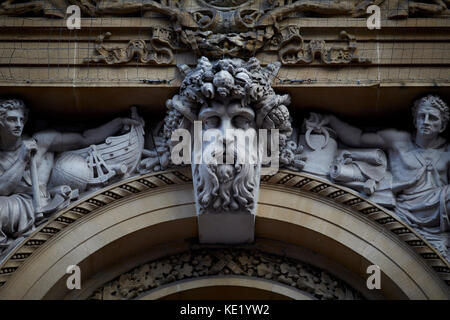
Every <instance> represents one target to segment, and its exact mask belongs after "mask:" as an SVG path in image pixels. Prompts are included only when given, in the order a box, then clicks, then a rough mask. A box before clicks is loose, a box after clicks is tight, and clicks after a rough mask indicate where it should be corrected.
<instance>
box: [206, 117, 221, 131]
mask: <svg viewBox="0 0 450 320" xmlns="http://www.w3.org/2000/svg"><path fill="white" fill-rule="evenodd" d="M203 124H204V126H205V129H213V128H218V127H219V125H220V118H219V117H217V116H213V117H209V118H206V119H205V120H203Z"/></svg>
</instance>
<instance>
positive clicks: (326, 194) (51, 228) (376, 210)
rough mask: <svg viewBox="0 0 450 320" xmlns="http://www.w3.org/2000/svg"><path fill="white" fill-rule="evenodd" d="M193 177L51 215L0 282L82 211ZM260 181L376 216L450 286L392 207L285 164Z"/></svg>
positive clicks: (101, 196) (114, 189) (441, 265)
mask: <svg viewBox="0 0 450 320" xmlns="http://www.w3.org/2000/svg"><path fill="white" fill-rule="evenodd" d="M191 183H192V178H191V172H190V168H182V169H178V170H168V171H164V172H158V173H152V174H147V175H142V176H137V177H134V178H131V179H128V180H125V181H122V182H119V183H117V184H115V185H112V186H109V187H107V188H104V189H102V190H99V191H97V192H96V193H94V194H92V195H89V196H88V197H87V198H84V199H81V200H79V201H78V202H76V203H74V204H72V205H71V206H70V207H68V208H67V209H64V210H62V211H60V212H58V213H57V214H55V215H54V216H52V217H51V218H50V220H49V221H47V222H45V223H43V224H42V225H41V226H40V227H39V228H37V229H36V231H35V232H34V233H33V234H31V235H30V236H29V237H28V238H27V239H25V240H24V241H23V242H22V243H20V244H19V245H18V246H17V247H16V248H15V249H14V250H12V251H11V252H10V253H9V254H8V256H6V257H5V259H4V260H3V262H2V264H1V265H0V286H3V285H4V284H5V283H6V282H7V281H8V278H9V277H10V276H11V275H12V274H14V273H15V272H16V271H17V269H18V268H20V266H21V265H22V264H24V263H25V261H26V260H27V259H28V258H29V257H30V256H31V255H32V254H33V252H35V251H36V250H38V249H39V248H40V247H41V246H42V245H44V243H45V242H46V241H48V240H49V239H50V238H52V237H53V236H55V235H56V234H57V233H59V232H60V231H62V230H63V229H65V228H67V227H68V226H69V225H71V224H73V223H75V222H76V221H77V220H79V219H81V218H83V217H84V216H87V215H90V214H92V213H94V212H96V211H97V210H100V209H104V208H107V206H109V205H112V204H113V203H114V202H116V201H121V200H123V199H125V198H128V197H132V196H134V195H136V194H139V193H141V192H146V191H148V190H154V191H158V190H160V191H161V192H163V190H164V187H167V186H171V185H174V184H191ZM261 185H262V186H264V185H266V186H268V185H274V186H283V187H286V188H290V189H292V190H298V191H299V192H308V193H312V194H314V195H315V196H317V197H319V198H321V199H324V200H326V201H331V202H335V203H338V204H339V205H344V206H346V207H348V208H350V209H352V210H353V211H354V212H356V213H357V214H360V215H363V216H365V217H367V218H369V219H371V220H373V221H374V222H376V223H377V224H378V225H380V226H382V227H383V228H385V229H386V231H388V232H392V233H394V234H396V235H397V236H398V237H399V238H400V239H401V240H402V241H403V242H405V243H406V244H407V245H408V246H409V247H410V248H411V249H412V250H413V251H415V252H416V253H417V254H418V255H420V256H421V258H422V259H423V260H424V261H425V262H426V263H427V264H428V265H430V266H431V267H432V268H433V269H434V270H435V271H436V272H437V273H438V274H439V275H440V277H441V278H442V280H443V281H444V282H446V283H447V285H449V286H450V264H449V262H448V261H446V260H445V259H444V258H443V257H442V256H441V255H440V254H439V253H438V252H437V250H436V249H434V248H433V247H432V246H431V245H430V244H429V243H428V242H427V241H426V240H424V238H423V237H422V236H420V235H419V234H418V233H417V232H416V231H414V230H413V229H412V228H411V227H409V226H407V225H406V224H405V223H403V222H402V221H400V220H399V219H398V218H396V217H395V215H394V214H393V213H391V212H390V211H388V210H386V209H384V208H382V207H380V206H378V205H376V204H374V203H372V202H370V201H368V200H366V199H364V198H363V197H361V196H360V195H358V194H357V193H356V192H354V191H352V190H350V189H348V188H344V187H341V186H337V185H335V184H333V183H331V182H329V181H326V180H323V179H320V178H317V177H314V176H310V175H307V174H304V173H299V172H292V171H287V170H283V171H280V172H278V173H277V174H276V175H273V176H263V177H262V179H261Z"/></svg>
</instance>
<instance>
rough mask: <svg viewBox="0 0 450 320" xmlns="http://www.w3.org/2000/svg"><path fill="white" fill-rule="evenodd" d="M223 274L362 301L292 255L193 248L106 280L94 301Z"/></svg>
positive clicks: (133, 295) (324, 296) (128, 296)
mask: <svg viewBox="0 0 450 320" xmlns="http://www.w3.org/2000/svg"><path fill="white" fill-rule="evenodd" d="M220 275H239V276H245V277H252V278H260V279H266V280H271V281H275V282H279V283H282V284H284V285H288V286H290V287H292V288H296V289H297V290H301V291H306V292H308V293H309V294H311V295H312V296H314V298H316V299H320V300H332V299H333V300H334V299H336V300H360V299H363V297H362V295H361V293H359V292H358V291H356V290H355V289H353V288H351V287H350V286H349V285H348V284H346V283H344V282H343V281H341V280H339V279H337V278H336V277H334V276H333V275H331V274H329V273H328V272H326V271H324V270H321V269H319V268H317V267H315V266H312V265H309V264H306V263H304V262H301V261H297V260H294V259H291V258H287V257H282V256H276V255H273V254H268V253H265V252H262V251H259V250H255V249H252V250H249V249H244V248H233V249H227V248H201V247H199V248H193V249H191V250H190V251H189V252H186V253H181V254H176V255H172V256H169V257H165V258H162V259H158V260H154V261H151V262H148V263H145V264H143V265H141V266H139V267H136V268H134V269H133V270H130V271H128V272H125V273H123V274H122V275H120V276H118V277H117V278H115V279H114V280H112V281H109V282H108V283H105V284H104V285H102V286H101V287H100V288H98V289H97V290H95V291H94V292H93V294H92V295H91V296H90V297H89V299H92V300H119V299H120V300H124V299H126V300H129V299H134V298H139V297H138V296H139V295H145V294H146V292H147V291H150V290H155V289H157V288H159V287H161V286H163V285H168V284H171V283H175V282H177V281H181V280H186V279H196V278H202V277H206V276H208V277H210V276H220Z"/></svg>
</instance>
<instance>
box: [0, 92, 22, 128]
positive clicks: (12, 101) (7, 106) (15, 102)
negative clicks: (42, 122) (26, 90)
mask: <svg viewBox="0 0 450 320" xmlns="http://www.w3.org/2000/svg"><path fill="white" fill-rule="evenodd" d="M11 110H21V111H22V112H23V114H24V116H25V121H26V119H27V118H28V109H27V107H26V106H25V103H24V102H23V101H22V100H21V99H16V98H9V99H0V122H3V119H4V117H5V115H6V112H8V111H11Z"/></svg>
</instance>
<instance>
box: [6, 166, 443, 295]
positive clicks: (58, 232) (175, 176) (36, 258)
mask: <svg viewBox="0 0 450 320" xmlns="http://www.w3.org/2000/svg"><path fill="white" fill-rule="evenodd" d="M197 234H198V230H197V223H196V215H195V208H194V195H193V190H192V183H191V178H190V173H189V170H170V171H166V172H162V173H157V174H149V175H145V176H140V177H135V178H131V179H128V180H126V181H123V182H120V183H118V184H116V185H113V186H110V187H108V188H105V189H102V190H99V191H97V192H96V193H94V194H92V195H90V196H89V197H88V198H85V199H82V200H81V201H79V202H77V203H74V204H73V205H72V206H71V207H69V208H67V209H65V210H64V211H62V212H59V213H58V214H56V215H55V216H54V217H52V219H51V220H50V221H48V222H47V223H46V224H44V225H42V226H41V227H40V228H39V229H38V230H36V232H35V233H34V234H33V235H32V236H31V237H30V238H28V239H27V240H26V241H25V242H23V243H22V244H21V245H19V246H18V247H17V248H16V249H15V250H13V251H12V252H11V253H10V254H9V256H8V257H7V258H6V259H5V260H4V262H3V263H2V265H1V267H0V269H1V274H0V276H1V277H0V281H1V282H3V286H2V288H1V289H0V297H1V298H5V299H6V298H9V299H11V298H12V299H21V298H26V299H42V298H76V297H79V298H81V297H87V296H89V294H90V293H92V292H93V291H94V290H95V289H96V288H98V287H99V286H101V285H102V284H104V283H106V282H108V281H110V280H112V279H114V278H115V277H117V276H119V275H121V274H123V273H125V272H127V271H128V270H130V269H132V268H134V267H136V266H139V265H141V264H143V263H145V262H147V261H151V260H155V259H159V258H161V257H163V256H168V255H173V254H177V253H180V252H184V251H187V250H189V248H190V246H191V245H192V243H195V242H196V239H197ZM255 236H256V241H255V244H254V246H256V247H257V248H258V249H260V250H263V251H265V252H269V253H270V252H272V253H273V252H277V253H281V254H283V255H285V256H288V257H292V258H295V259H298V260H302V261H307V262H308V263H310V264H313V265H315V266H318V267H320V268H322V269H324V270H327V271H329V272H330V273H332V274H334V275H336V276H337V277H338V278H339V279H342V280H344V281H346V282H347V283H349V284H350V285H351V286H353V287H354V288H356V289H357V290H362V291H363V290H364V286H365V280H364V279H365V278H366V276H367V275H366V274H365V271H366V267H367V266H368V265H369V264H377V265H379V266H380V267H381V270H382V283H383V286H382V289H381V292H380V294H381V296H382V297H385V298H409V299H448V298H449V297H450V294H449V291H448V286H447V284H446V282H445V281H448V279H447V278H445V275H446V273H445V271H446V270H448V262H446V261H444V260H443V259H442V257H440V256H439V254H438V253H437V252H436V250H434V249H433V248H431V247H430V246H429V245H428V244H427V242H426V241H425V240H423V239H422V238H421V237H420V236H419V235H418V234H416V233H415V232H414V231H413V230H412V229H410V228H409V227H407V226H406V225H404V224H402V223H401V222H400V221H398V220H396V218H395V217H393V216H392V215H391V214H390V213H389V212H388V211H386V210H384V209H382V208H380V207H378V206H376V205H374V204H372V203H370V202H367V201H365V200H364V199H362V198H361V197H360V196H358V195H357V194H356V193H354V192H353V191H351V190H348V189H345V188H342V187H339V186H335V185H332V184H331V183H329V182H327V181H323V180H320V179H319V178H315V177H311V176H308V175H305V174H301V173H294V172H289V171H281V172H279V173H278V174H277V175H275V176H266V177H263V179H262V184H261V191H260V197H259V206H258V212H257V218H256V231H255ZM414 244H416V245H414ZM71 264H78V265H79V266H80V267H81V269H82V270H83V271H82V283H83V284H84V285H83V289H82V290H81V291H82V292H77V293H74V292H69V291H68V290H67V288H66V286H65V280H66V277H67V275H66V274H65V270H66V267H67V266H68V265H71ZM366 291H367V290H366ZM366 293H367V292H366ZM370 297H372V298H376V295H372V296H370ZM370 297H369V298H370Z"/></svg>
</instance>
